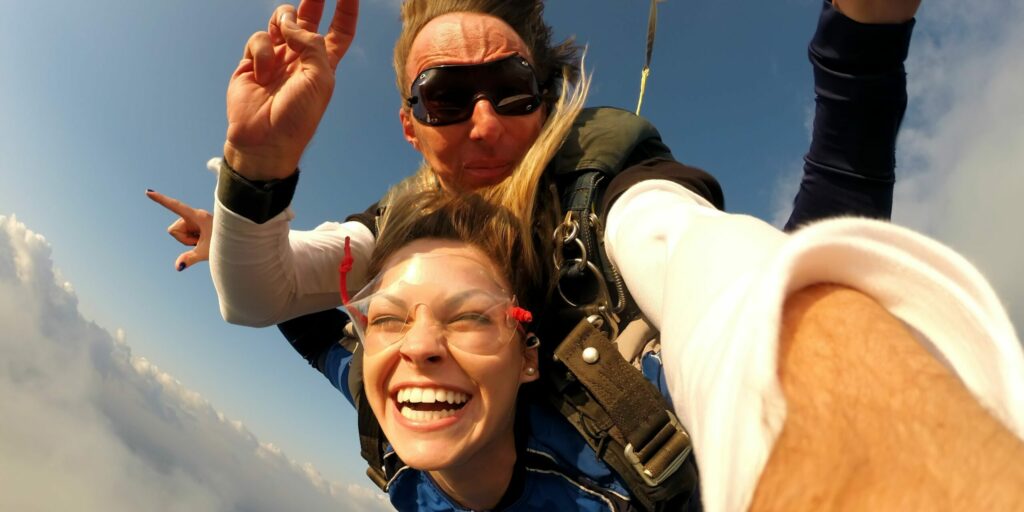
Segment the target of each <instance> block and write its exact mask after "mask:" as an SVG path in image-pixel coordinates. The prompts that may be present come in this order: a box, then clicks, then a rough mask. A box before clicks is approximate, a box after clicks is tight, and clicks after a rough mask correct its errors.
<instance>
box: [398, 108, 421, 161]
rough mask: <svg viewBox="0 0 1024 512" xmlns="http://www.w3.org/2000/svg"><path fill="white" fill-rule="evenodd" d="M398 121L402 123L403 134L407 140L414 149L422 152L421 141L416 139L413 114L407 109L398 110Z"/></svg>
mask: <svg viewBox="0 0 1024 512" xmlns="http://www.w3.org/2000/svg"><path fill="white" fill-rule="evenodd" d="M398 119H400V120H401V121H402V134H403V135H405V140H407V141H409V144H412V147H413V149H415V150H416V151H420V140H419V138H417V137H416V127H415V126H413V120H412V113H410V112H409V109H407V108H400V109H398Z"/></svg>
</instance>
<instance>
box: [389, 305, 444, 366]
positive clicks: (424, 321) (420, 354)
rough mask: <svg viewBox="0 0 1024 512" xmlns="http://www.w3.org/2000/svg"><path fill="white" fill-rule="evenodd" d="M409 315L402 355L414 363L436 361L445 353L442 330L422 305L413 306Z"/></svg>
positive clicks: (428, 310) (427, 309)
mask: <svg viewBox="0 0 1024 512" xmlns="http://www.w3.org/2000/svg"><path fill="white" fill-rule="evenodd" d="M409 313H410V315H411V318H410V320H409V321H410V325H409V330H408V331H406V333H405V336H404V339H403V340H402V346H401V349H400V350H401V353H402V355H403V356H404V357H406V358H408V359H410V360H412V361H415V362H426V361H433V360H437V359H438V358H439V357H440V356H441V355H443V354H444V352H445V347H444V332H443V331H444V330H443V329H441V328H440V326H439V325H438V323H437V321H436V320H435V319H434V318H433V316H432V315H431V314H430V309H429V308H427V307H426V305H424V304H418V305H416V306H414V308H413V310H412V311H410V312H409Z"/></svg>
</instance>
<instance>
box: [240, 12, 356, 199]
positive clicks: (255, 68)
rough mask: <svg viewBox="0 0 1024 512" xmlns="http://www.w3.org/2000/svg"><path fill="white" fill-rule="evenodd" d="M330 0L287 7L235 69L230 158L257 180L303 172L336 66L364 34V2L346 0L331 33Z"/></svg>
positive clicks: (248, 45) (256, 38)
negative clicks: (360, 21) (325, 18)
mask: <svg viewBox="0 0 1024 512" xmlns="http://www.w3.org/2000/svg"><path fill="white" fill-rule="evenodd" d="M323 11H324V0H302V1H301V2H300V3H299V8H298V10H296V9H295V7H293V6H291V5H281V6H279V7H278V8H277V9H275V10H274V13H273V15H271V17H270V22H269V23H268V26H267V31H266V32H256V33H255V34H253V35H252V36H251V37H250V38H249V41H248V43H246V45H245V54H244V55H243V57H242V60H241V62H239V64H238V68H237V69H235V72H234V73H233V74H232V75H231V81H230V83H229V84H228V93H227V114H228V133H227V140H226V141H225V142H224V157H225V158H226V159H227V162H228V165H230V166H231V167H232V168H234V169H235V170H236V171H238V173H239V174H241V175H242V176H244V177H246V178H248V179H251V180H271V179H282V178H286V177H288V176H290V175H291V174H292V173H293V172H295V169H296V167H297V166H298V163H299V158H300V157H301V156H302V152H303V151H304V150H305V148H306V145H307V144H309V141H310V140H311V139H312V138H313V134H314V133H315V132H316V127H317V125H318V124H319V123H320V119H321V118H322V117H323V114H324V111H325V110H326V109H327V104H328V102H329V101H330V99H331V94H332V93H333V92H334V71H335V69H336V68H337V67H338V62H340V61H341V58H342V57H344V56H345V52H346V51H348V48H349V45H351V44H352V39H353V38H354V37H355V32H356V19H357V18H358V15H359V1H358V0H338V2H337V5H336V6H335V10H334V17H333V18H332V19H331V26H330V28H329V29H328V31H327V34H326V35H321V34H320V33H318V32H317V28H318V27H319V25H320V19H321V17H322V15H323Z"/></svg>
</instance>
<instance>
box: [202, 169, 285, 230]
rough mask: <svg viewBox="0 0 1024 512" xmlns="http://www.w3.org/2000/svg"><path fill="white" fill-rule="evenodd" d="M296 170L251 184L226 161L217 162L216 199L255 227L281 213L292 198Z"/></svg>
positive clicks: (251, 182) (251, 181)
mask: <svg viewBox="0 0 1024 512" xmlns="http://www.w3.org/2000/svg"><path fill="white" fill-rule="evenodd" d="M298 183H299V170H298V169H296V170H295V172H294V173H292V175H291V176H289V177H287V178H285V179H283V180H270V181H253V180H250V179H248V178H246V177H244V176H242V175H241V174H238V172H237V171H235V170H234V169H232V168H231V166H230V165H228V161H227V159H226V158H222V159H221V161H220V173H219V176H218V178H217V199H218V200H219V201H220V203H221V204H223V205H224V206H225V207H226V208H227V209H228V210H231V211H232V212H234V213H237V214H238V215H241V216H242V217H245V218H247V219H249V220H251V221H253V222H255V223H257V224H263V223H265V222H267V221H268V220H270V219H272V218H274V217H275V216H277V214H279V213H281V212H283V211H284V209H285V208H287V207H288V205H289V204H291V202H292V198H293V197H294V196H295V187H296V185H298Z"/></svg>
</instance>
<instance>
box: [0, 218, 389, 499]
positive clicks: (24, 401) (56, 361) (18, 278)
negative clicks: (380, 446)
mask: <svg viewBox="0 0 1024 512" xmlns="http://www.w3.org/2000/svg"><path fill="white" fill-rule="evenodd" d="M0 354H2V357H0V404H3V406H2V407H3V408H2V410H3V420H2V421H0V482H3V492H0V510H82V511H120V510H125V511H136V510H149V511H188V512H201V511H264V510H265V511H280V510H302V511H307V510H308V511H316V510H325V511H328V510H330V511H337V510H346V511H371V510H389V509H390V507H389V505H388V504H387V503H386V501H385V500H384V499H383V496H382V495H381V494H380V493H379V492H377V491H376V490H373V489H369V488H367V487H363V486H359V485H344V484H337V483H331V482H328V481H325V480H324V479H323V478H322V477H321V476H320V475H319V473H318V472H317V471H316V469H315V468H313V467H312V466H310V465H308V464H306V465H303V464H299V463H296V462H295V461H292V460H291V459H289V458H288V457H287V456H286V455H285V454H284V453H282V452H281V450H279V449H278V448H276V447H275V446H274V445H272V444H269V443H261V442H260V441H259V440H258V439H256V437H255V436H253V434H252V433H251V432H249V431H248V430H247V429H246V428H245V427H244V426H243V425H242V424H241V423H239V422H237V421H231V420H230V419H228V418H225V417H224V416H223V415H222V414H221V413H219V412H218V411H217V410H216V409H214V408H213V407H212V406H211V405H210V404H209V403H208V402H206V401H205V400H204V399H203V398H202V397H200V396H199V395H198V394H197V393H195V392H193V391H190V390H188V389H185V388H184V387H183V386H182V385H181V384H180V383H178V382H177V381H176V380H175V379H174V378H173V377H171V376H170V375H167V374H166V373H164V372H161V371H160V370H159V369H158V368H157V367H156V366H155V365H153V364H152V363H150V362H149V361H147V360H146V359H144V358H142V357H139V356H135V355H132V353H131V350H130V348H129V346H128V345H127V344H126V342H125V340H124V334H123V332H121V331H118V332H116V333H114V334H111V333H110V332H108V331H106V330H104V329H103V328H101V327H99V326H97V325H96V324H94V323H92V322H89V321H87V320H85V319H84V318H83V317H82V316H81V315H80V313H79V312H78V300H77V298H76V296H75V294H74V291H73V290H72V289H71V286H70V285H69V284H68V283H66V282H65V281H64V280H63V278H62V277H61V276H60V274H59V272H58V271H57V270H55V269H54V266H53V262H52V261H51V258H50V247H49V245H48V244H47V243H46V241H45V240H44V239H43V237H42V236H40V235H37V234H35V233H33V232H31V231H29V230H28V229H26V227H25V226H24V225H23V224H21V223H19V222H18V221H17V220H16V219H15V218H14V217H4V216H0Z"/></svg>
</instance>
